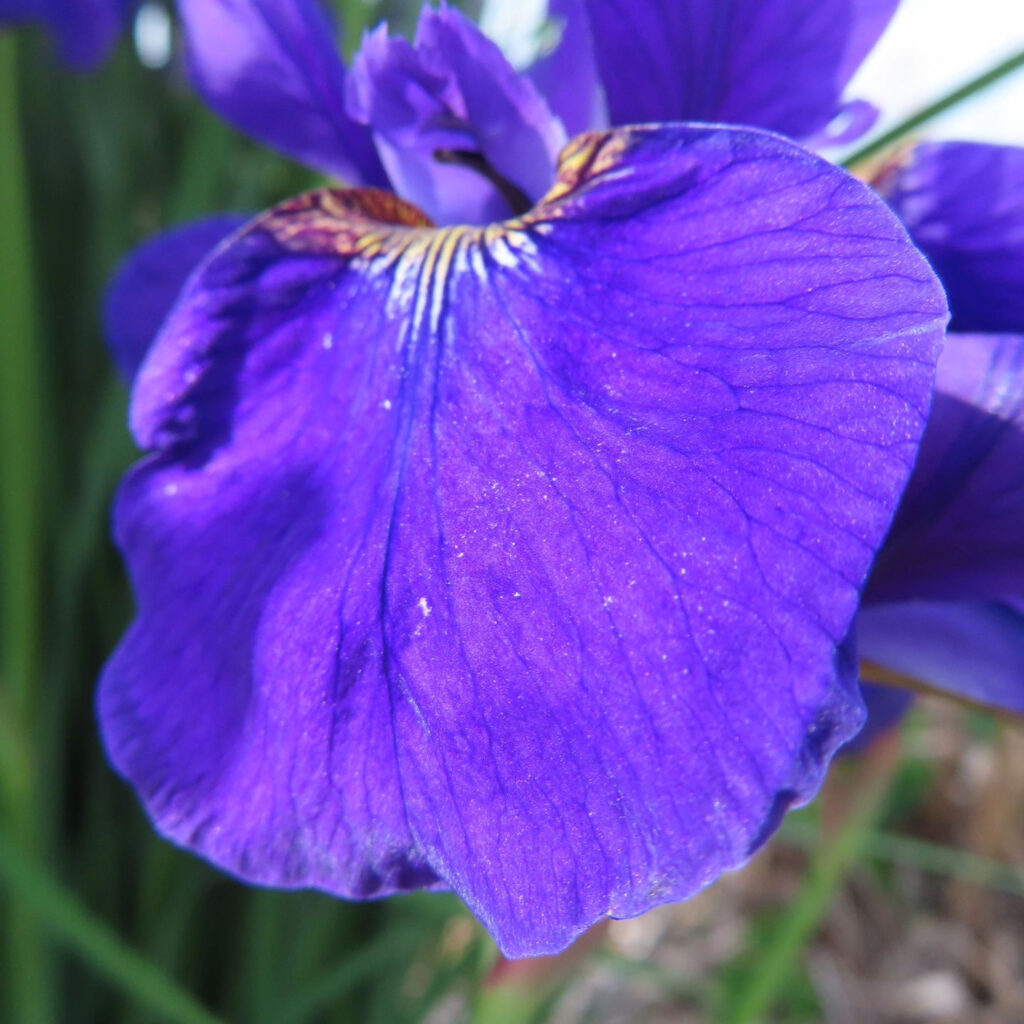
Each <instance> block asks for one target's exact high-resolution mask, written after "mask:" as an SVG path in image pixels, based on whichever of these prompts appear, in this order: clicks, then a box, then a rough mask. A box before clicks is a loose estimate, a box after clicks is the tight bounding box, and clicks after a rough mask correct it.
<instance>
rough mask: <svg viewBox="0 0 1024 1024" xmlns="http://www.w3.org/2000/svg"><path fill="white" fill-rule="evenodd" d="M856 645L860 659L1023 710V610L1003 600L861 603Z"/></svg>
mask: <svg viewBox="0 0 1024 1024" xmlns="http://www.w3.org/2000/svg"><path fill="white" fill-rule="evenodd" d="M857 643H858V648H859V650H860V655H861V657H862V658H863V659H864V660H865V661H868V662H873V663H875V664H877V665H880V666H882V667H883V668H884V669H886V670H888V672H890V673H895V674H897V675H901V676H905V677H906V678H907V679H908V680H910V681H913V682H919V683H922V684H924V686H926V687H928V688H934V689H937V690H942V691H944V692H946V693H951V694H954V695H955V696H958V697H963V698H964V699H966V700H970V701H972V702H974V703H977V704H984V705H986V706H989V707H995V708H1002V709H1005V710H1007V711H1014V712H1017V713H1024V615H1022V614H1021V613H1020V611H1018V610H1016V609H1014V608H1013V607H1011V606H1010V605H1009V604H1004V603H1002V602H998V601H948V602H944V601H909V602H906V603H904V604H885V605H877V606H875V607H872V608H865V609H864V610H863V611H862V612H861V613H860V615H859V616H858V617H857ZM868 671H869V673H870V669H869V670H868Z"/></svg>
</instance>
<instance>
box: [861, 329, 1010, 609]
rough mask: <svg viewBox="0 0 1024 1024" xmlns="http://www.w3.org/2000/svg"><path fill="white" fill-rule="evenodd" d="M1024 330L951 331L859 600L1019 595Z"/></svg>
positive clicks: (940, 598) (955, 598)
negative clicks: (912, 459) (913, 462)
mask: <svg viewBox="0 0 1024 1024" xmlns="http://www.w3.org/2000/svg"><path fill="white" fill-rule="evenodd" d="M1022 469H1024V336H1018V335H996V334H988V335H986V334H950V335H949V336H948V337H947V340H946V346H945V349H944V351H943V353H942V358H941V359H940V360H939V368H938V374H937V377H936V394H935V402H934V405H933V407H932V413H931V417H930V418H929V421H928V430H927V432H926V433H925V438H924V442H923V444H922V445H921V455H920V458H919V460H918V464H917V467H916V468H915V470H914V475H913V477H912V478H911V481H910V485H909V486H908V488H907V494H906V497H905V498H904V500H903V502H902V504H901V505H900V510H899V514H898V515H897V517H896V522H895V524H894V526H893V532H892V536H891V538H890V539H889V541H888V542H887V543H886V545H885V548H884V549H883V552H882V555H881V557H880V558H879V562H878V566H877V568H876V570H875V572H874V574H873V575H872V578H871V585H870V587H869V588H868V593H867V599H868V600H870V601H875V602H878V601H905V600H910V599H918V598H920V599H937V600H971V599H987V598H1009V597H1011V596H1014V595H1020V594H1024V471H1022Z"/></svg>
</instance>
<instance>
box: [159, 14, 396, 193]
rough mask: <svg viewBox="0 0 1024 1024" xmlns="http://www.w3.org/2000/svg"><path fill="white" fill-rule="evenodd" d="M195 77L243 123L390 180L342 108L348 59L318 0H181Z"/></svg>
mask: <svg viewBox="0 0 1024 1024" xmlns="http://www.w3.org/2000/svg"><path fill="white" fill-rule="evenodd" d="M178 10H179V12H180V13H181V17H182V20H183V22H184V25H185V30H186V34H187V37H188V53H189V65H190V69H191V74H192V80H193V82H194V83H195V86H196V88H197V89H198V90H199V92H200V93H201V94H202V96H203V98H204V99H205V100H206V101H207V102H208V103H209V104H210V106H211V107H213V109H214V110H216V111H217V112H218V113H220V114H221V115H222V116H223V117H225V118H227V119H228V120H229V121H231V122H232V123H233V124H234V125H235V126H236V127H238V128H240V129H241V130H242V131H243V132H246V133H247V134H249V135H252V136H253V137H254V138H257V139H260V140H262V141H263V142H267V143H269V144H270V145H272V146H275V147H276V148H277V149H280V150H281V151H282V152H284V153H287V154H289V155H290V156H293V157H295V159H297V160H300V161H302V162H303V163H306V164H308V165H309V166H311V167H316V168H318V169H319V170H321V171H324V172H326V173H328V174H336V175H338V176H339V177H340V178H342V179H344V180H346V181H348V182H352V183H354V184H363V185H383V184H386V181H387V179H386V177H385V175H384V170H383V168H382V167H381V164H380V160H379V159H378V157H377V153H376V150H375V149H374V146H373V142H372V140H371V138H370V133H369V132H368V131H367V129H366V128H365V127H364V126H363V125H360V124H356V123H355V122H354V121H352V120H351V119H350V118H349V117H348V116H347V115H346V113H345V68H344V66H343V64H342V62H341V57H340V55H339V54H338V51H337V49H336V44H335V39H334V26H333V24H332V22H331V19H330V18H329V17H328V16H327V13H326V9H325V8H324V6H323V4H322V3H321V2H320V0H178Z"/></svg>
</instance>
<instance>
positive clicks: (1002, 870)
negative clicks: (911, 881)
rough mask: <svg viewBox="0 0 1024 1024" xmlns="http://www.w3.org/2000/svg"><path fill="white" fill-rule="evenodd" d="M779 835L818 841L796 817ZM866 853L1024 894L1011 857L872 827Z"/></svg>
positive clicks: (799, 842) (809, 844)
mask: <svg viewBox="0 0 1024 1024" xmlns="http://www.w3.org/2000/svg"><path fill="white" fill-rule="evenodd" d="M779 836H780V838H781V839H783V840H784V841H786V842H791V843H793V844H794V845H796V846H800V847H803V848H805V849H813V848H814V847H815V846H816V845H817V842H818V837H817V830H815V829H812V828H809V827H808V826H807V824H806V823H805V822H802V821H795V820H793V819H788V820H787V821H785V822H783V824H782V828H781V829H780V830H779ZM863 856H864V858H865V859H866V860H874V861H879V862H882V863H885V864H899V865H901V866H903V867H906V868H911V869H913V870H914V871H926V872H928V873H930V874H933V875H940V876H942V877H944V878H950V879H953V880H955V881H957V882H967V883H969V884H971V885H979V886H983V887H984V888H986V889H995V890H997V891H999V892H1006V893H1010V894H1011V895H1013V896H1024V868H1020V867H1018V866H1017V865H1016V864H1012V863H1010V862H1009V861H1001V860H993V859H992V858H990V857H982V856H979V855H978V854H976V853H969V852H968V851H966V850H959V849H956V848H954V847H949V846H942V845H940V844H938V843H929V842H926V841H925V840H922V839H914V838H913V837H912V836H900V835H895V834H893V833H891V832H874V831H873V832H871V833H870V834H869V835H868V837H867V840H866V842H865V844H864V850H863Z"/></svg>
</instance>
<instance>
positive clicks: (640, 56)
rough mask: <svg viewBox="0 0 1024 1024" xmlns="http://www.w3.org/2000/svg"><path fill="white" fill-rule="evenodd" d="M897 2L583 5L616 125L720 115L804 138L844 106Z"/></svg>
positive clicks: (618, 0) (590, 1) (605, 0)
mask: <svg viewBox="0 0 1024 1024" xmlns="http://www.w3.org/2000/svg"><path fill="white" fill-rule="evenodd" d="M897 3H898V0H731V2H729V3H723V2H722V0H585V4H584V6H585V7H586V10H587V13H588V14H589V22H590V31H591V33H592V34H593V38H594V45H595V49H596V53H597V64H598V68H599V70H600V73H601V78H602V80H603V82H604V87H605V92H606V95H607V100H608V109H609V111H610V113H611V120H612V123H613V124H630V123H636V122H643V121H682V120H693V121H720V122H724V123H730V124H749V125H755V126H757V127H759V128H770V129H772V130H773V131H779V132H784V133H785V134H787V135H792V136H794V137H797V138H805V137H807V136H810V135H813V134H815V133H816V132H818V131H820V130H821V129H822V128H824V127H825V125H827V124H828V122H829V121H831V120H832V118H833V117H834V116H835V115H836V114H837V113H838V111H839V108H840V97H841V95H842V92H843V89H844V87H845V86H846V83H847V82H848V81H849V79H850V78H851V76H852V74H853V72H854V71H855V70H856V67H857V65H858V64H859V63H860V62H861V60H862V59H863V58H864V56H865V55H866V54H867V52H868V50H869V49H870V48H871V45H872V44H873V43H874V42H875V40H876V39H877V38H878V36H879V35H881V33H882V30H883V29H884V28H885V26H886V24H887V23H888V21H889V19H890V18H891V17H892V14H893V12H894V11H895V10H896V6H897ZM570 71H571V69H570V68H569V67H568V66H566V67H565V73H566V74H569V73H570Z"/></svg>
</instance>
